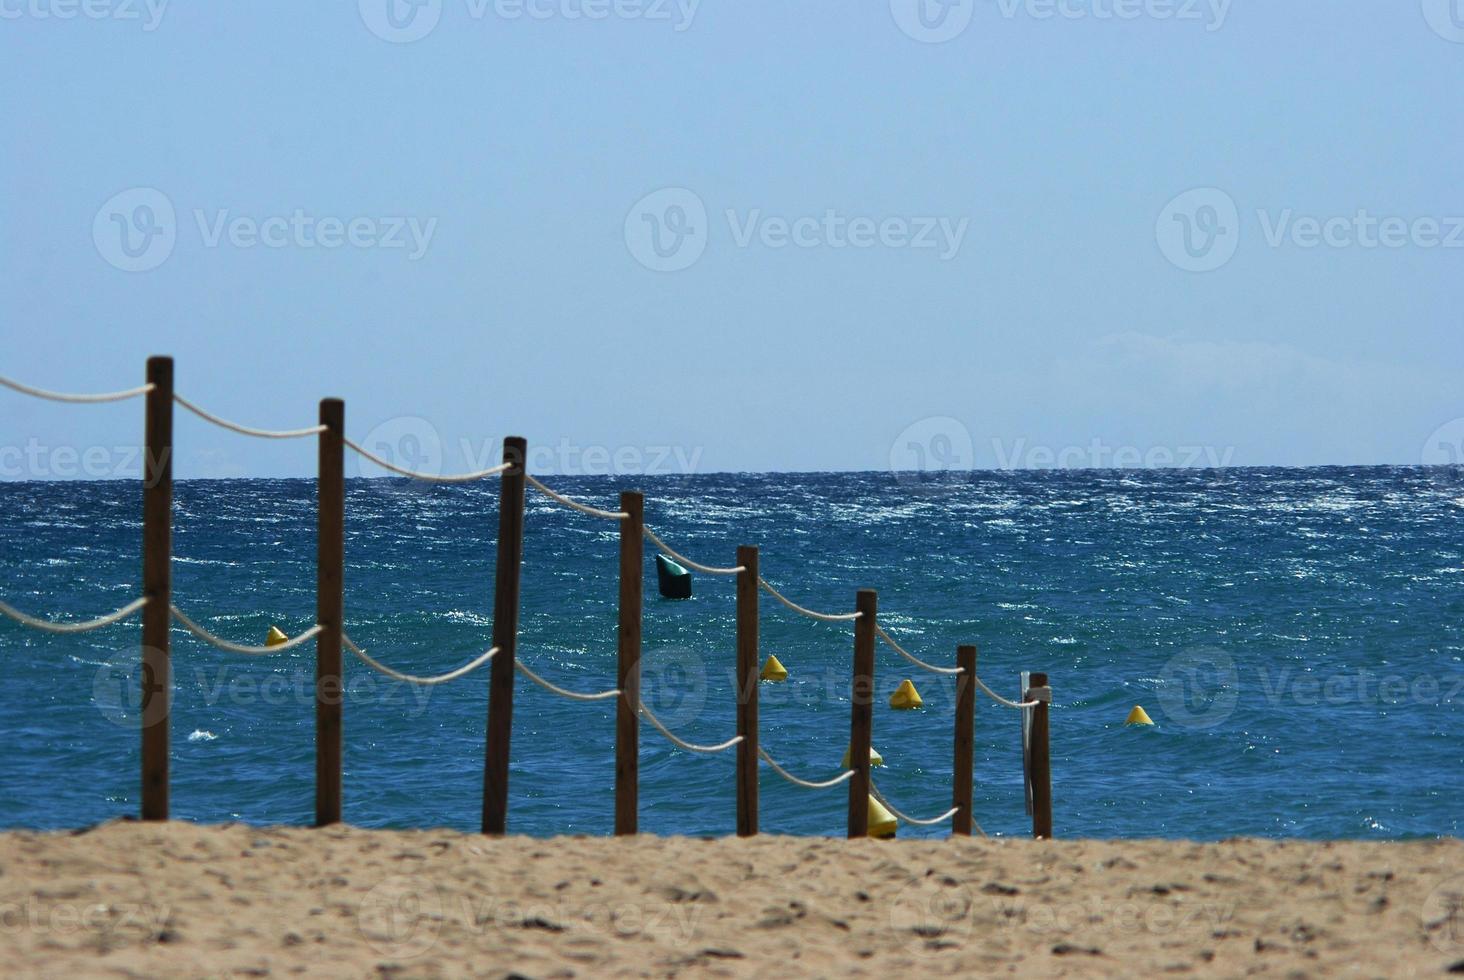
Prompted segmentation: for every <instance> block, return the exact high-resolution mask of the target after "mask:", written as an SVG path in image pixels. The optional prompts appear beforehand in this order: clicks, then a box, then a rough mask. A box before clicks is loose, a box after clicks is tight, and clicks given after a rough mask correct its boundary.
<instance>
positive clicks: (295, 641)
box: [168, 606, 321, 657]
mask: <svg viewBox="0 0 1464 980" xmlns="http://www.w3.org/2000/svg"><path fill="white" fill-rule="evenodd" d="M168 609H169V611H171V612H172V614H173V618H174V619H176V620H177V621H178V622H180V623H182V624H183V628H184V629H186V630H187V631H188V632H190V633H192V634H193V635H194V636H196V637H198V638H199V639H200V640H202V641H203V642H205V643H207V644H209V645H210V646H215V647H218V648H219V649H220V650H227V651H228V652H229V653H241V654H243V655H245V656H246V657H267V656H271V655H272V654H276V653H284V652H285V651H287V650H293V649H294V648H295V647H297V646H299V645H300V644H302V643H304V642H305V641H306V640H312V639H314V638H315V637H317V636H319V635H320V632H321V626H320V625H319V624H318V623H317V624H316V625H314V626H312V627H310V628H309V629H308V630H306V631H305V632H303V633H301V634H300V635H299V636H294V637H291V638H290V639H288V640H285V641H284V642H283V643H277V644H273V645H267V646H262V647H255V646H246V645H245V644H242V643H232V642H230V641H229V640H226V639H224V638H223V637H221V636H218V635H216V634H214V633H210V632H209V631H208V630H206V629H204V628H203V627H202V626H199V625H198V624H197V623H195V622H194V621H193V620H191V619H189V618H188V617H187V616H186V615H184V613H183V610H181V609H179V608H178V607H177V606H169V607H168Z"/></svg>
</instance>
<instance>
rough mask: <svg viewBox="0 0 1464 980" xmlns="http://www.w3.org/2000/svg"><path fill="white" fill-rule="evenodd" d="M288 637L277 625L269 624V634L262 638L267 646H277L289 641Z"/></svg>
mask: <svg viewBox="0 0 1464 980" xmlns="http://www.w3.org/2000/svg"><path fill="white" fill-rule="evenodd" d="M289 639H290V638H289V637H288V636H286V635H285V634H284V632H283V631H282V630H281V629H280V628H279V627H278V626H271V627H270V628H269V635H268V636H266V637H265V638H264V645H265V646H267V647H277V646H279V645H280V644H281V643H287V642H289Z"/></svg>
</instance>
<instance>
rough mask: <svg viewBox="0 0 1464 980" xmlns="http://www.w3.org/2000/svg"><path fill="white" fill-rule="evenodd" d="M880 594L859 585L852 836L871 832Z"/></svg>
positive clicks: (852, 738) (851, 732) (852, 723)
mask: <svg viewBox="0 0 1464 980" xmlns="http://www.w3.org/2000/svg"><path fill="white" fill-rule="evenodd" d="M878 606H879V597H878V595H877V594H876V593H875V591H874V590H873V589H860V590H859V594H858V596H857V597H856V600H855V603H854V608H855V610H856V611H857V612H858V613H859V618H858V619H856V620H854V677H853V683H852V686H851V689H850V702H851V706H850V709H849V768H851V769H853V770H854V776H853V778H851V779H850V780H849V836H850V837H851V838H853V837H867V836H868V835H869V744H870V742H871V741H872V738H873V734H874V732H873V729H874V628H875V615H876V611H877V609H878Z"/></svg>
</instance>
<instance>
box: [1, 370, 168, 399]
mask: <svg viewBox="0 0 1464 980" xmlns="http://www.w3.org/2000/svg"><path fill="white" fill-rule="evenodd" d="M0 385H4V386H5V387H7V388H9V389H10V390H12V391H18V392H20V393H21V394H22V395H30V396H31V397H32V398H44V399H45V400H47V401H53V402H70V403H72V404H92V405H95V404H99V403H101V402H123V401H126V400H127V399H129V398H137V397H138V396H140V395H146V394H147V393H148V392H150V391H152V390H153V388H152V385H150V384H145V385H140V386H138V387H136V388H128V389H127V390H126V391H111V392H105V393H103V394H100V395H68V394H65V393H63V392H59V391H47V390H46V389H44V388H32V387H31V386H30V385H23V384H21V383H20V382H19V381H13V380H11V379H10V378H7V377H4V376H0Z"/></svg>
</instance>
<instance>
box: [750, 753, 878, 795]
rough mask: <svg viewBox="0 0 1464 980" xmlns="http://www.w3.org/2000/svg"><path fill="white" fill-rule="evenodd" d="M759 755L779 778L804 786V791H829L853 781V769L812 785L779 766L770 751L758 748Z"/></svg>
mask: <svg viewBox="0 0 1464 980" xmlns="http://www.w3.org/2000/svg"><path fill="white" fill-rule="evenodd" d="M757 754H758V755H759V756H760V757H761V758H762V761H764V762H766V763H767V764H768V765H770V766H772V767H773V772H775V773H777V774H778V775H779V776H782V777H783V778H784V779H786V780H788V782H790V783H792V784H793V785H794V786H802V787H803V788H804V789H828V788H830V787H831V786H837V785H839V784H840V783H842V782H844V781H845V780H847V779H852V778H853V776H854V770H853V769H845V770H844V771H843V772H841V773H840V774H839V775H837V776H835V777H834V778H833V779H826V780H824V781H823V782H821V783H812V782H809V781H808V780H806V779H799V778H798V777H797V776H795V775H793V774H792V773H791V772H789V771H788V770H786V769H784V768H783V767H782V766H780V765H778V764H777V763H776V762H774V761H773V757H772V756H770V755H768V750H767V749H765V748H763V747H762V746H761V745H759V746H758V747H757Z"/></svg>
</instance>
